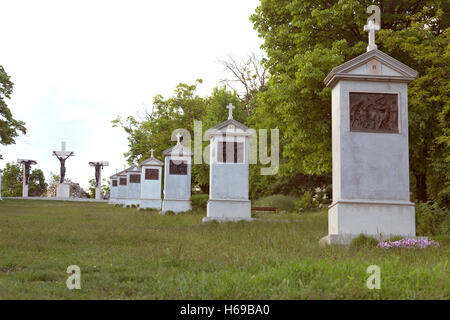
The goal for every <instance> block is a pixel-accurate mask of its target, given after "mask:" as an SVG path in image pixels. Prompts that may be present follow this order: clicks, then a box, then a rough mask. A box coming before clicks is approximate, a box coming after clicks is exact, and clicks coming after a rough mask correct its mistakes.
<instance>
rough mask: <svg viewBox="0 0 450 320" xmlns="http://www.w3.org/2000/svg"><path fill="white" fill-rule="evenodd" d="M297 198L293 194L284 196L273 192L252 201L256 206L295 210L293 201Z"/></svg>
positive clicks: (288, 210)
mask: <svg viewBox="0 0 450 320" xmlns="http://www.w3.org/2000/svg"><path fill="white" fill-rule="evenodd" d="M298 200H299V198H296V197H293V196H286V195H283V194H275V195H272V196H267V197H264V198H261V199H258V200H255V201H254V202H252V205H254V206H256V207H276V208H278V211H287V212H293V211H294V210H295V203H296V202H297V201H298Z"/></svg>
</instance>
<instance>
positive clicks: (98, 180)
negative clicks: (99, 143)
mask: <svg viewBox="0 0 450 320" xmlns="http://www.w3.org/2000/svg"><path fill="white" fill-rule="evenodd" d="M89 165H90V166H91V167H94V168H95V199H97V200H102V199H103V196H102V169H103V167H106V166H109V162H108V161H96V162H95V161H92V162H89Z"/></svg>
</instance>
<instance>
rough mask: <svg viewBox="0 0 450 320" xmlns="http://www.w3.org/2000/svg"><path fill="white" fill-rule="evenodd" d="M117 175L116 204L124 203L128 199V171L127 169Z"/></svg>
mask: <svg viewBox="0 0 450 320" xmlns="http://www.w3.org/2000/svg"><path fill="white" fill-rule="evenodd" d="M116 176H117V183H118V184H117V197H116V201H115V203H116V204H121V205H124V204H125V202H126V199H127V195H128V194H127V193H128V190H127V189H128V188H127V187H128V181H127V173H126V172H125V170H123V171H120V172H118V173H116Z"/></svg>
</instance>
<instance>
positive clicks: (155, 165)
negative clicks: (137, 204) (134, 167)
mask: <svg viewBox="0 0 450 320" xmlns="http://www.w3.org/2000/svg"><path fill="white" fill-rule="evenodd" d="M150 152H151V156H150V158H148V159H147V160H144V161H142V162H141V164H140V165H141V167H142V172H141V208H142V209H146V208H152V209H161V175H162V166H163V165H164V164H163V163H162V162H161V161H160V160H158V159H156V158H155V157H154V156H153V149H151V150H150Z"/></svg>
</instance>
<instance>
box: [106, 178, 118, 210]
mask: <svg viewBox="0 0 450 320" xmlns="http://www.w3.org/2000/svg"><path fill="white" fill-rule="evenodd" d="M109 180H110V181H111V184H110V190H109V201H108V203H109V204H116V203H117V189H118V188H119V177H118V176H117V172H116V174H114V175H112V176H111V177H109Z"/></svg>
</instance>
